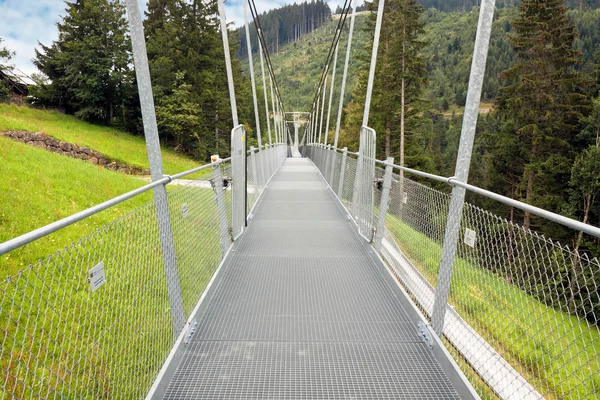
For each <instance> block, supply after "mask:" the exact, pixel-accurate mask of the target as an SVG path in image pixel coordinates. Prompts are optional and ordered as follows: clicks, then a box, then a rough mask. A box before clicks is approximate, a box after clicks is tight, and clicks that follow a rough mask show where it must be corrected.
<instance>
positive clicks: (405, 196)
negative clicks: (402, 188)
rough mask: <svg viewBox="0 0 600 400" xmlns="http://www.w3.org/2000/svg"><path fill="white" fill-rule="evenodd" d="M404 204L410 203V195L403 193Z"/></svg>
mask: <svg viewBox="0 0 600 400" xmlns="http://www.w3.org/2000/svg"><path fill="white" fill-rule="evenodd" d="M402 203H404V204H406V203H408V193H406V192H403V194H402Z"/></svg>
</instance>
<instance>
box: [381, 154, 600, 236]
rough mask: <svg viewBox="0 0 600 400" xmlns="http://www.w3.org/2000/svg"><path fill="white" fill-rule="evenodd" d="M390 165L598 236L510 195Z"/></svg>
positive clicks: (597, 231) (588, 227)
mask: <svg viewBox="0 0 600 400" xmlns="http://www.w3.org/2000/svg"><path fill="white" fill-rule="evenodd" d="M375 162H376V163H377V164H379V165H382V166H386V165H388V164H387V163H386V162H385V161H381V160H376V161H375ZM391 166H392V168H395V169H399V170H402V171H405V172H408V173H411V174H414V175H418V176H422V177H424V178H427V179H432V180H435V181H438V182H444V183H447V184H448V185H450V186H458V187H462V188H464V189H466V190H468V191H470V192H473V193H476V194H479V195H481V196H484V197H487V198H490V199H492V200H496V201H498V202H500V203H503V204H506V205H508V206H511V207H515V208H518V209H520V210H522V211H526V212H530V213H532V214H534V215H537V216H538V217H542V218H546V219H547V220H550V221H552V222H556V223H558V224H561V225H563V226H566V227H567V228H572V229H576V230H579V231H582V232H585V233H588V234H590V235H592V236H596V237H600V228H598V227H596V226H593V225H589V224H584V223H583V222H580V221H577V220H574V219H572V218H568V217H565V216H563V215H560V214H557V213H553V212H551V211H548V210H544V209H542V208H539V207H535V206H532V205H531V204H527V203H523V202H522V201H519V200H515V199H511V198H510V197H506V196H502V195H500V194H497V193H494V192H491V191H489V190H485V189H482V188H480V187H477V186H473V185H469V184H468V183H464V182H461V181H459V180H458V179H456V178H455V177H453V176H451V177H443V176H439V175H435V174H430V173H427V172H422V171H418V170H416V169H412V168H407V167H402V166H400V165H397V164H391Z"/></svg>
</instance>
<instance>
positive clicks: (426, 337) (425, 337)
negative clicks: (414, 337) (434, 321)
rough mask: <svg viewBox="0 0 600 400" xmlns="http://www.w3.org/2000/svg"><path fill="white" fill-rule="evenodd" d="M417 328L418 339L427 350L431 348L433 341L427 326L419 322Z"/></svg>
mask: <svg viewBox="0 0 600 400" xmlns="http://www.w3.org/2000/svg"><path fill="white" fill-rule="evenodd" d="M417 328H418V330H419V337H420V338H421V340H422V341H424V342H425V344H427V346H428V347H429V348H432V347H433V340H431V333H430V332H429V328H427V325H425V324H424V323H423V322H419V324H418V325H417Z"/></svg>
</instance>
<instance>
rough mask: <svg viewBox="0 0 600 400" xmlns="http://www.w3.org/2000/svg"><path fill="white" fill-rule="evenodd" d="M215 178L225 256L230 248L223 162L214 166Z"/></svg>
mask: <svg viewBox="0 0 600 400" xmlns="http://www.w3.org/2000/svg"><path fill="white" fill-rule="evenodd" d="M213 171H214V172H213V179H214V182H215V201H216V203H217V212H218V213H219V232H220V234H221V251H222V252H223V256H225V253H226V252H227V249H228V248H229V239H230V235H229V222H227V209H226V205H225V195H224V189H223V174H222V172H221V164H218V165H216V166H214V167H213Z"/></svg>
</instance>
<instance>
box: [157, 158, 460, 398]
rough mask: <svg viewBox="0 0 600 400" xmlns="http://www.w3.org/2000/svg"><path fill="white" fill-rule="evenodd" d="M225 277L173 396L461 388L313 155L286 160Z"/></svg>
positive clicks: (415, 393) (176, 377) (370, 394)
mask: <svg viewBox="0 0 600 400" xmlns="http://www.w3.org/2000/svg"><path fill="white" fill-rule="evenodd" d="M219 275H220V276H219V279H218V282H215V284H214V285H213V286H212V287H211V288H210V291H212V293H211V295H210V296H209V297H207V299H206V300H205V301H206V304H205V305H204V307H203V309H202V310H201V312H200V313H199V314H198V316H197V321H198V323H199V326H198V329H197V331H196V333H195V335H194V337H193V339H192V341H191V342H190V343H189V344H188V345H186V348H185V351H184V353H183V356H182V358H181V362H180V363H179V365H178V366H177V369H176V370H175V372H174V374H173V375H172V378H171V380H170V383H169V384H168V387H167V389H166V393H165V396H164V397H165V398H166V399H204V398H206V399H242V398H243V399H248V398H255V399H314V398H320V399H333V398H345V399H348V398H351V399H357V398H365V399H384V398H385V399H408V398H411V399H415V398H419V399H442V398H443V399H448V398H458V394H457V391H456V390H455V389H454V388H453V386H452V385H451V383H450V381H449V380H448V378H447V377H446V375H445V374H444V372H443V371H442V369H441V367H440V365H439V364H438V362H437V361H436V359H435V358H434V356H433V354H432V351H431V350H430V349H429V348H428V347H427V346H426V345H425V344H424V343H423V342H421V341H420V339H419V337H418V334H417V329H416V326H415V322H414V321H412V320H411V319H410V318H409V314H408V313H407V312H406V311H405V309H404V308H403V307H402V305H401V301H400V300H399V298H398V296H397V288H393V287H392V284H391V283H390V279H389V277H386V276H385V274H384V273H382V268H381V267H378V266H377V265H376V261H375V260H374V259H373V255H370V254H369V251H368V247H367V246H366V243H365V242H364V240H363V239H361V238H360V237H359V236H358V234H357V233H355V231H354V228H353V225H352V224H351V223H350V222H348V220H347V218H346V217H345V214H344V213H343V211H342V209H341V207H340V206H339V205H338V203H337V202H336V201H335V199H334V197H333V195H332V194H331V193H330V192H329V191H328V190H327V188H326V185H325V183H324V182H323V180H322V179H321V177H320V176H319V174H318V172H317V169H316V168H315V167H314V166H313V165H312V163H311V162H310V161H308V160H306V159H287V160H286V162H285V164H284V165H283V166H282V168H281V169H280V171H279V172H278V174H277V175H276V176H275V178H274V180H273V181H272V182H271V183H270V185H269V188H268V190H267V192H265V194H264V198H263V199H262V202H261V203H260V205H259V207H258V210H257V211H256V215H255V216H254V218H253V219H252V221H251V223H250V224H249V228H248V230H247V231H246V233H245V234H244V235H243V236H242V238H241V239H240V240H239V241H238V242H236V244H235V245H234V252H233V253H231V254H230V256H229V257H228V259H227V260H226V262H225V263H224V265H223V267H222V269H221V271H220V272H219Z"/></svg>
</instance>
